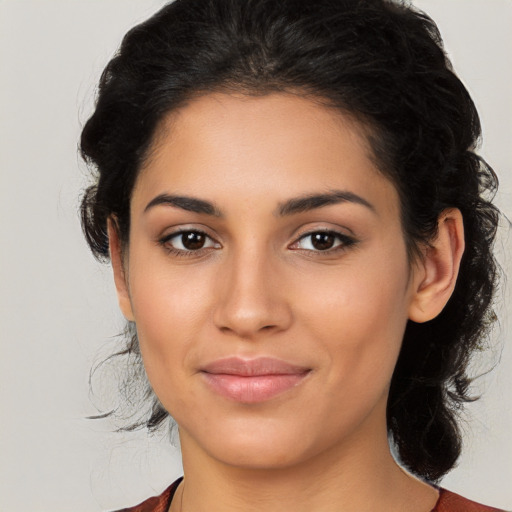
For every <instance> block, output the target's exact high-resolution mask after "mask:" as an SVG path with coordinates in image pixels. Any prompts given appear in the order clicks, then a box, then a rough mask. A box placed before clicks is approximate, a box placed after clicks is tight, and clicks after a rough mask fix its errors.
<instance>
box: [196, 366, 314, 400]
mask: <svg viewBox="0 0 512 512" xmlns="http://www.w3.org/2000/svg"><path fill="white" fill-rule="evenodd" d="M310 371H311V369H310V368H305V367H302V366H296V365H293V364H290V363H288V362H286V361H283V360H281V359H274V358H269V357H261V358H257V359H250V360H246V359H240V358H236V357H232V358H226V359H219V360H217V361H213V362H212V363H209V364H207V365H205V366H204V367H202V368H201V373H202V376H203V378H204V380H205V382H206V384H207V386H208V387H209V388H210V389H211V390H212V391H213V392H214V393H217V394H219V395H221V396H223V397H225V398H228V399H231V400H234V401H237V402H243V403H258V402H264V401H266V400H270V399H271V398H274V397H275V396H277V395H280V394H281V393H284V392H285V391H288V390H289V389H291V388H294V387H295V386H297V385H298V384H300V383H301V382H302V381H303V380H304V379H305V378H306V377H307V375H308V374H309V373H310Z"/></svg>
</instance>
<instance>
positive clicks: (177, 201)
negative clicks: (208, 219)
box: [144, 194, 222, 217]
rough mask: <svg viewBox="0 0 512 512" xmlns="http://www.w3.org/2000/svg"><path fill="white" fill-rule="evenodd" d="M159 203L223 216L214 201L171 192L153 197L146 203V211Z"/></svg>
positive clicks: (214, 215)
mask: <svg viewBox="0 0 512 512" xmlns="http://www.w3.org/2000/svg"><path fill="white" fill-rule="evenodd" d="M158 205H167V206H173V207H174V208H180V209H182V210H186V211H188V212H194V213H203V214H205V215H212V216H213V217H222V213H221V212H220V211H219V209H218V208H217V207H216V206H215V205H214V204H213V203H210V202H208V201H205V200H204V199H197V198H195V197H190V196H176V195H169V194H160V195H158V196H156V197H155V198H154V199H152V200H151V201H150V202H149V203H148V204H147V205H146V208H144V213H146V212H147V211H148V210H150V209H151V208H154V207H155V206H158Z"/></svg>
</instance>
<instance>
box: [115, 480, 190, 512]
mask: <svg viewBox="0 0 512 512" xmlns="http://www.w3.org/2000/svg"><path fill="white" fill-rule="evenodd" d="M182 480H183V477H182V478H178V480H176V481H175V482H173V483H172V484H171V485H170V486H169V487H167V489H165V491H164V492H163V493H162V494H160V495H159V496H153V497H151V498H148V499H147V500H145V501H143V502H142V503H139V504H138V505H135V506H134V507H128V508H123V509H120V510H117V511H116V512H167V511H168V510H169V507H170V506H171V501H172V497H173V496H174V493H175V492H176V488H177V487H178V485H179V484H180V482H181V481H182Z"/></svg>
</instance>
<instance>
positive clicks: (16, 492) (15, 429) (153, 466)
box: [0, 0, 512, 512]
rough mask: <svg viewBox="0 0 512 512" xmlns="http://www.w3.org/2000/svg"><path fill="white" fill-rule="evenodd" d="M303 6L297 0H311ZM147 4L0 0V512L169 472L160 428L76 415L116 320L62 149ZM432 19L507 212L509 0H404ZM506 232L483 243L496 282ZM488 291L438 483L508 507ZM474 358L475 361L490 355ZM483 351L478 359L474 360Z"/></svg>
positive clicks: (55, 509) (509, 412)
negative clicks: (467, 384) (460, 416)
mask: <svg viewBox="0 0 512 512" xmlns="http://www.w3.org/2000/svg"><path fill="white" fill-rule="evenodd" d="M312 1H313V0H312ZM163 3H164V2H163V1H162V0H88V1H86V0H0V66H1V67H0V84H1V85H0V87H1V89H0V241H1V242H0V243H1V252H0V290H1V292H0V301H1V302H0V326H1V329H0V348H1V356H0V408H1V409H0V412H1V421H0V510H1V511H6V512H17V511H26V510H33V511H35V512H50V511H51V512H61V511H62V512H69V511H74V512H82V511H100V510H108V509H113V508H118V507H120V506H122V505H128V504H132V505H133V504H134V503H136V502H138V501H139V500H141V499H143V498H145V497H148V496H149V495H150V494H154V493H156V492H159V491H160V490H161V489H162V488H163V487H164V486H165V485H167V484H168V483H169V482H170V481H171V480H172V479H174V478H175V477H177V476H178V475H179V474H180V463H179V455H178V454H177V452H176V450H175V449H173V448H172V447H170V446H169V443H168V439H167V437H166V436H165V435H163V436H160V438H156V439H150V440H148V439H147V437H146V435H145V434H144V433H138V434H132V435H120V434H112V433H111V432H110V431H109V429H110V428H111V427H112V426H111V425H109V424H108V423H106V422H98V421H90V420H86V419H84V417H85V416H87V415H88V414H94V413H95V412H96V410H95V409H94V407H93V406H92V405H91V403H90V401H89V398H88V375H89V368H90V367H91V365H92V363H93V361H94V360H95V359H97V357H98V353H99V352H101V353H108V352H109V351H110V350H112V347H113V343H114V338H113V337H114V336H115V334H116V333H117V332H119V331H120V330H121V329H122V326H123V321H122V318H121V316H120V313H119V312H118V310H117V303H116V299H115V293H114V288H113V285H112V282H111V275H110V269H109V267H108V266H101V265H100V264H98V263H97V262H95V261H94V260H93V258H92V256H91V255H90V254H89V252H88V249H87V247H86V244H85V242H84V241H83V240H82V235H81V230H80V226H79V222H78V215H77V209H78V204H79V197H80V194H81V191H82V190H83V188H84V186H85V185H86V183H87V178H86V176H87V174H86V169H85V166H84V165H83V163H81V162H80V160H79V158H78V156H77V152H76V144H77V139H78V136H79V133H80V126H81V125H82V124H83V123H84V122H85V120H86V119H87V117H88V115H89V114H90V112H91V108H92V102H93V98H94V91H95V84H96V82H97V80H98V78H99V74H100V72H101V69H102V68H103V67H104V65H105V64H106V63H107V61H108V59H109V58H110V57H111V56H112V54H113V53H114V51H115V49H116V48H117V46H118V44H119V42H120V39H121V37H122V35H123V34H124V33H125V32H126V30H127V29H128V28H130V27H131V26H133V25H134V24H135V23H136V22H139V21H142V20H143V19H145V18H146V17H147V16H149V15H150V14H152V13H153V12H155V11H156V10H157V8H158V7H160V6H161V5H163ZM414 4H415V5H418V6H419V7H421V8H423V9H425V10H426V11H427V12H428V13H429V14H430V15H431V16H432V17H433V18H434V19H435V20H436V21H437V22H438V24H439V26H440V29H441V32H442V34H443V36H444V39H445V43H446V47H447V50H448V52H449V54H450V55H451V56H452V58H453V62H454V65H455V69H456V70H457V72H458V74H459V75H460V76H461V77H462V79H463V81H464V82H465V84H466V85H467V86H468V88H469V90H470V92H471V94H472V95H473V98H474V99H475V101H476V103H477V106H478V107H479V110H480V114H481V117H482V122H483V130H484V144H483V146H482V149H481V153H482V154H483V155H484V157H485V158H486V159H487V160H488V161H489V162H490V163H491V165H492V166H493V167H494V168H495V169H496V171H497V172H498V174H499V176H500V178H501V183H502V187H501V191H500V193H499V195H498V197H497V203H498V205H499V206H500V207H501V208H502V209H503V210H504V212H505V213H506V214H507V215H508V217H509V218H512V165H511V160H512V158H511V156H512V155H511V147H512V94H511V93H510V84H511V82H512V66H511V64H512V36H511V33H510V27H511V26H512V1H511V0H416V1H414ZM511 239H512V233H511V232H510V229H507V228H506V227H503V228H502V230H501V232H500V242H499V247H498V252H499V254H500V261H501V262H502V264H503V266H504V268H505V270H506V272H507V274H508V276H509V279H512V256H511V252H512V251H511V248H512V243H511ZM510 288H511V286H510V285H509V287H508V288H503V289H502V290H501V291H500V298H501V300H500V302H501V305H500V310H499V311H500V326H499V328H498V330H497V331H496V340H498V342H500V343H504V350H503V354H502V356H501V363H500V365H499V366H498V367H497V369H496V370H495V371H494V372H493V373H491V374H490V375H488V376H487V377H485V378H483V379H481V380H480V381H479V382H478V386H477V389H478V390H479V391H481V392H483V393H484V398H483V399H482V400H481V401H479V402H477V403H475V404H472V405H471V406H470V407H468V409H467V414H466V418H467V424H466V426H465V431H466V433H467V434H466V438H465V439H466V443H465V451H464V455H463V457H462V459H461V462H460V465H459V467H458V468H457V469H456V470H454V471H453V472H452V473H451V474H450V475H449V476H448V477H447V478H446V479H445V480H444V482H443V485H444V486H446V487H448V488H450V489H452V490H454V491H457V492H460V493H462V494H465V495H466V496H468V497H471V498H473V499H475V500H479V501H483V502H486V503H488V504H492V505H495V506H500V507H504V508H508V509H512V438H511V433H512V396H511V391H512V346H511V339H510V338H511V334H512V313H511V310H512V307H511V306H512V298H511V290H510ZM498 355H499V354H498V353H497V350H496V349H495V350H494V351H491V352H489V353H488V354H487V355H486V356H485V357H484V358H482V359H481V360H480V361H479V362H477V364H476V365H475V368H476V369H477V370H478V369H485V368H487V367H488V365H489V364H490V363H491V362H492V360H493V358H494V359H496V358H497V357H498ZM486 358H487V359H486Z"/></svg>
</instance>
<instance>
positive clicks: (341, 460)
mask: <svg viewBox="0 0 512 512" xmlns="http://www.w3.org/2000/svg"><path fill="white" fill-rule="evenodd" d="M370 428H372V426H371V425H370ZM365 434H366V435H365ZM367 434H368V433H366V432H364V429H358V432H357V433H356V434H354V436H352V437H351V439H349V440H347V442H345V443H344V444H343V446H339V447H336V448H335V449H329V450H326V451H325V452H324V453H320V454H317V455H316V456H315V457H310V458H304V459H303V460H301V461H300V462H298V463H296V464H293V465H287V466H286V467H277V468H276V467H274V468H251V467H238V466H236V467H235V466H233V465H227V464H224V463H222V462H221V461H219V460H216V459H213V458H211V457H208V455H206V454H204V452H202V451H201V450H199V449H198V447H197V445H195V444H194V442H193V440H192V439H191V438H190V437H189V436H188V435H187V433H186V432H181V433H180V437H181V442H182V453H183V468H184V473H185V480H184V483H183V484H182V485H181V486H180V489H179V492H178V493H177V495H176V498H175V499H174V500H173V506H172V507H171V512H190V511H194V512H211V511H212V510H222V511H223V512H232V511H240V510H244V512H262V511H265V512H292V511H293V512H311V510H315V512H339V511H340V510H343V511H344V512H361V511H366V510H372V511H378V512H381V511H382V512H387V511H390V512H391V511H393V512H398V511H402V510H403V511H408V512H415V511H416V510H417V511H418V512H425V511H429V510H431V509H432V508H433V507H434V505H435V503H436V501H437V491H435V489H433V488H432V487H430V486H428V485H426V484H424V483H423V482H421V481H419V480H417V479H416V478H414V477H412V476H411V475H409V474H408V473H406V472H405V471H404V470H403V469H401V468H400V467H399V466H398V465H397V463H396V462H395V460H394V459H393V457H392V455H391V453H390V450H389V445H388V440H387V432H386V429H385V428H384V429H380V431H374V432H373V433H372V435H371V436H368V435H367ZM182 493H183V494H182Z"/></svg>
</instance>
